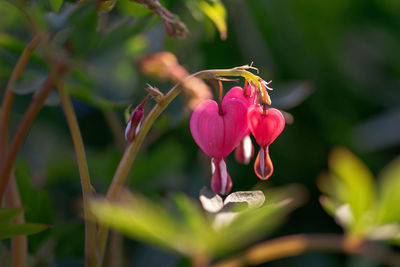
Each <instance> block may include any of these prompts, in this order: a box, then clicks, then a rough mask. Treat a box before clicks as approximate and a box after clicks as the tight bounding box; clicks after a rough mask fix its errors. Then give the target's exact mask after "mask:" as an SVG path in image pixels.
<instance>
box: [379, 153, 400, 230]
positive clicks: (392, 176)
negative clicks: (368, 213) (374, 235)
mask: <svg viewBox="0 0 400 267" xmlns="http://www.w3.org/2000/svg"><path fill="white" fill-rule="evenodd" d="M399 191H400V157H397V158H396V159H394V160H393V161H392V162H391V163H389V165H388V166H387V167H386V168H385V169H384V170H383V171H382V173H381V174H380V176H379V200H378V221H379V222H383V223H390V222H400V193H399Z"/></svg>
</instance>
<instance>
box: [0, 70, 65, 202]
mask: <svg viewBox="0 0 400 267" xmlns="http://www.w3.org/2000/svg"><path fill="white" fill-rule="evenodd" d="M66 73H67V68H66V67H65V66H62V65H57V67H56V70H55V71H52V73H50V74H49V76H48V77H47V78H46V80H45V81H44V83H43V87H42V88H41V90H40V91H38V93H37V94H35V95H34V96H33V100H32V102H31V103H30V104H29V107H28V109H27V110H26V111H25V114H24V116H23V117H22V119H21V122H20V123H19V125H18V128H17V131H16V133H15V135H14V138H13V140H12V142H11V145H10V149H9V151H8V153H7V156H6V158H5V161H4V165H3V166H1V172H0V202H1V200H2V199H3V195H4V191H5V189H6V187H7V184H8V181H9V179H10V174H11V170H12V167H13V165H14V161H15V158H16V157H17V154H18V151H19V149H20V148H21V145H22V143H23V141H24V139H25V136H26V134H27V133H28V130H29V128H30V126H31V124H32V122H33V120H34V118H35V117H36V115H37V113H38V112H39V110H40V109H41V108H42V106H43V104H44V101H45V100H46V98H47V96H48V95H49V94H50V91H51V89H53V86H54V85H55V81H56V79H57V78H61V77H63V76H64V75H65V74H66Z"/></svg>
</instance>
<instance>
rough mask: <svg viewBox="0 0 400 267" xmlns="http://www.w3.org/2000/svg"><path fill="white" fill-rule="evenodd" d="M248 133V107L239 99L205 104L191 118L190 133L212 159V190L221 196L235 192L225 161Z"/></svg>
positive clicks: (226, 99)
mask: <svg viewBox="0 0 400 267" xmlns="http://www.w3.org/2000/svg"><path fill="white" fill-rule="evenodd" d="M246 130H247V103H246V102H244V101H243V100H242V99H239V98H226V97H225V98H224V99H223V101H222V103H221V105H220V106H218V104H217V103H216V102H215V101H214V100H206V101H204V102H203V103H201V104H200V105H199V106H198V107H197V108H196V109H195V110H194V111H193V114H192V117H191V118H190V131H191V133H192V136H193V138H194V140H195V141H196V143H197V144H198V145H199V147H200V148H201V150H203V151H204V153H206V154H207V155H208V156H210V157H211V158H212V166H213V176H212V181H211V187H212V189H213V190H214V192H216V193H218V194H227V193H229V191H230V190H231V187H232V180H231V178H230V176H229V174H228V172H227V170H226V164H225V160H224V159H225V158H226V157H227V156H228V155H229V154H230V153H231V152H232V151H233V149H234V148H235V147H236V146H237V145H238V143H239V142H240V140H241V139H242V137H243V135H244V134H245V132H246Z"/></svg>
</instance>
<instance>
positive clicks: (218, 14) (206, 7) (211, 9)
mask: <svg viewBox="0 0 400 267" xmlns="http://www.w3.org/2000/svg"><path fill="white" fill-rule="evenodd" d="M198 6H199V8H200V9H201V11H203V12H204V14H205V15H206V16H207V17H208V18H209V19H211V20H212V22H213V23H214V24H215V26H216V27H217V29H218V31H219V33H220V38H221V39H222V40H225V39H226V37H227V32H228V27H227V24H226V9H225V6H224V5H223V4H222V2H221V1H212V2H209V1H206V0H201V1H199V2H198Z"/></svg>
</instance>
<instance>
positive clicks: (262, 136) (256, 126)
mask: <svg viewBox="0 0 400 267" xmlns="http://www.w3.org/2000/svg"><path fill="white" fill-rule="evenodd" d="M247 120H248V126H249V129H250V131H251V133H252V134H253V136H254V138H255V139H256V142H257V143H258V144H259V145H260V152H259V153H258V155H257V159H256V162H255V164H254V171H255V172H256V174H257V176H258V177H259V178H261V179H263V180H265V179H268V178H269V177H270V176H271V175H272V172H273V165H272V162H271V158H270V157H269V153H268V147H269V145H270V144H271V143H272V142H273V141H274V140H275V139H276V138H277V137H278V136H279V135H280V134H281V132H282V131H283V128H285V119H284V117H283V115H282V113H281V112H280V111H279V110H277V109H274V108H270V109H267V110H264V109H263V107H262V106H260V105H253V106H251V107H250V108H249V110H248V113H247Z"/></svg>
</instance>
